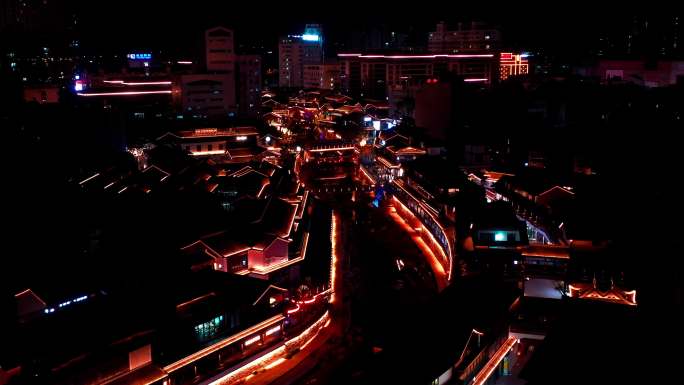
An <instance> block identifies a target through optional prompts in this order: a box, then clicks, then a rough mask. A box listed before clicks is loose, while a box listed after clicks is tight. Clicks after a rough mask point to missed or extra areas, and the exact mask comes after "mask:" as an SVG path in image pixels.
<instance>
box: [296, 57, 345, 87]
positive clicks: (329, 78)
mask: <svg viewBox="0 0 684 385" xmlns="http://www.w3.org/2000/svg"><path fill="white" fill-rule="evenodd" d="M339 86H340V65H339V64H337V63H336V62H333V63H325V64H312V65H305V66H304V88H319V89H323V90H333V89H336V88H339Z"/></svg>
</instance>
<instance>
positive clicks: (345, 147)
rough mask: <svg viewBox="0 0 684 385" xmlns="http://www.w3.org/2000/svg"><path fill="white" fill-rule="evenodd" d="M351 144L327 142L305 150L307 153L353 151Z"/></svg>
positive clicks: (352, 144)
mask: <svg viewBox="0 0 684 385" xmlns="http://www.w3.org/2000/svg"><path fill="white" fill-rule="evenodd" d="M355 149H356V147H354V143H352V142H329V143H320V144H316V145H314V146H311V147H309V148H307V149H306V151H308V152H331V151H352V150H355Z"/></svg>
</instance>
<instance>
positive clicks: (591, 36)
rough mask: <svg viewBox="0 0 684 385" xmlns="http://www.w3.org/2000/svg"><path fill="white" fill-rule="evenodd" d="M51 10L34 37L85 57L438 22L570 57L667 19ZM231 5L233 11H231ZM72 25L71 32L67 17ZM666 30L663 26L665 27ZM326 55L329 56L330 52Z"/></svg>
mask: <svg viewBox="0 0 684 385" xmlns="http://www.w3.org/2000/svg"><path fill="white" fill-rule="evenodd" d="M54 2H55V3H57V6H58V7H59V8H60V10H59V11H58V12H55V11H51V15H50V18H49V21H47V22H45V23H42V26H41V29H43V31H41V33H40V34H41V35H43V36H46V35H47V36H49V37H50V38H60V37H62V36H63V35H69V34H70V33H69V32H67V33H64V31H72V32H73V33H75V35H76V36H78V37H79V39H80V41H81V47H82V49H83V50H84V52H86V53H108V52H116V53H120V52H127V51H128V50H130V49H148V50H159V49H161V50H166V51H167V52H170V53H174V54H181V55H195V54H197V53H198V52H197V50H198V49H201V47H202V46H201V43H202V38H203V36H202V31H203V30H204V29H206V28H208V27H212V26H216V25H225V26H227V27H231V28H233V29H234V30H235V31H236V39H237V43H238V44H239V45H243V46H262V45H263V46H265V47H269V46H271V47H272V48H275V47H276V45H277V37H278V36H280V35H284V34H288V33H300V32H301V30H302V29H303V25H304V24H305V23H322V24H323V26H324V35H325V38H326V43H332V42H336V43H340V44H342V45H344V44H346V42H345V40H349V36H350V32H352V31H361V30H365V31H368V30H370V29H374V28H381V29H382V28H386V30H390V31H396V32H400V33H409V35H410V37H412V38H413V40H414V41H416V42H420V41H426V40H427V33H428V32H429V31H431V30H434V27H435V24H436V23H437V22H438V21H441V20H444V21H446V22H448V23H450V24H453V25H455V24H456V23H457V22H458V21H466V22H467V21H471V20H478V21H483V22H486V23H489V24H491V25H494V26H497V27H499V28H500V29H501V31H502V32H503V39H504V46H505V47H509V48H513V49H526V50H542V51H544V52H546V53H551V54H561V55H563V54H564V55H566V56H575V55H582V54H586V53H590V52H591V50H592V48H593V47H595V46H596V44H598V40H599V38H600V37H601V36H603V35H605V34H606V33H612V34H613V35H618V36H622V35H624V34H625V32H626V31H629V30H630V29H632V28H633V23H634V21H635V20H636V19H635V16H636V17H637V18H644V17H646V18H649V20H650V21H651V25H655V24H657V23H656V21H657V20H658V19H664V20H666V19H667V18H671V17H672V14H671V13H668V12H664V11H666V10H665V9H658V10H657V11H658V13H659V15H655V16H653V15H649V14H648V10H646V12H641V11H642V10H640V12H639V14H634V15H632V14H627V13H624V11H617V12H616V10H620V9H624V8H613V9H611V8H609V7H607V6H606V7H596V6H592V7H589V6H588V4H582V3H581V2H579V3H572V4H562V5H561V7H558V6H557V5H554V6H553V7H552V6H551V5H545V4H543V3H541V4H539V3H534V2H525V6H521V7H518V8H516V7H513V6H511V5H497V4H494V3H491V4H490V3H487V4H484V5H482V6H480V7H479V8H472V7H465V6H463V5H462V4H461V2H455V1H454V2H448V3H442V2H440V3H436V2H435V3H429V2H428V3H425V2H420V3H416V4H412V3H410V2H392V3H380V2H361V1H345V2H340V3H334V2H331V3H321V2H310V1H297V2H272V3H265V2H246V3H245V4H241V2H238V1H206V0H196V1H174V2H169V1H164V2H162V1H131V0H121V1H102V2H100V1H97V2H96V1H82V0H79V1H65V0H55V1H54ZM238 4H239V9H238ZM74 14H76V15H77V20H78V23H77V25H76V26H74V25H73V18H72V17H73V16H72V15H74ZM665 24H667V23H665ZM330 51H331V52H329V53H333V52H332V51H334V49H332V50H330Z"/></svg>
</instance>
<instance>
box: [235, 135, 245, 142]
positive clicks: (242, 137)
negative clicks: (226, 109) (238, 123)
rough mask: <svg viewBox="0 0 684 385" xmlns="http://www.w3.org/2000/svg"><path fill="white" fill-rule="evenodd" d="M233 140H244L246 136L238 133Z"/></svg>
mask: <svg viewBox="0 0 684 385" xmlns="http://www.w3.org/2000/svg"><path fill="white" fill-rule="evenodd" d="M235 140H238V141H240V142H244V141H245V140H247V137H246V136H244V135H240V136H238V137H236V138H235Z"/></svg>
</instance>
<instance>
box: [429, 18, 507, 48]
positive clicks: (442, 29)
mask: <svg viewBox="0 0 684 385" xmlns="http://www.w3.org/2000/svg"><path fill="white" fill-rule="evenodd" d="M500 43H501V33H500V32H499V31H498V30H497V29H493V28H488V27H486V26H485V25H483V24H481V23H476V22H472V23H468V24H463V23H458V28H457V29H456V30H449V29H448V28H447V25H446V23H445V22H443V21H442V22H440V23H437V28H435V31H434V32H430V34H429V36H428V50H429V51H430V52H432V53H459V52H487V51H494V50H495V49H496V48H498V47H499V44H500Z"/></svg>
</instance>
